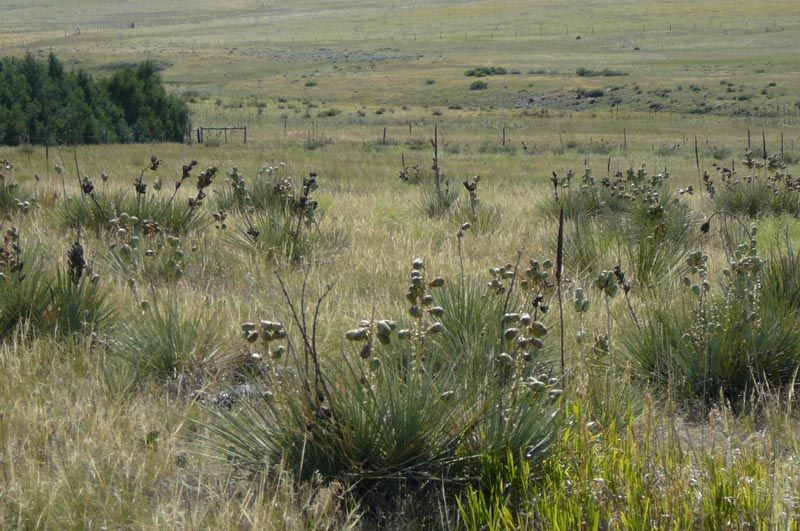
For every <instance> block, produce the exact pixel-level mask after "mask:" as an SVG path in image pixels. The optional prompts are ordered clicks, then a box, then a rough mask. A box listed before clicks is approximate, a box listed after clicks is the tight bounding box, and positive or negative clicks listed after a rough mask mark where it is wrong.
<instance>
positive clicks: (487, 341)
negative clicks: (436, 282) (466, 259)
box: [434, 280, 504, 369]
mask: <svg viewBox="0 0 800 531" xmlns="http://www.w3.org/2000/svg"><path fill="white" fill-rule="evenodd" d="M503 302H504V301H503V299H502V298H501V297H496V296H493V295H491V294H490V293H489V292H488V291H487V289H486V286H485V284H484V283H482V282H478V281H471V280H467V281H466V282H465V283H464V284H463V285H459V284H457V283H454V282H450V283H446V284H445V285H444V286H443V287H442V288H441V290H439V293H438V303H439V306H441V307H442V308H443V309H444V313H443V315H441V316H440V317H439V320H440V322H441V323H442V324H443V325H444V330H443V331H442V332H441V334H439V337H438V338H437V345H436V347H435V349H434V350H435V353H437V354H436V355H441V356H447V357H452V356H454V355H455V356H458V357H459V358H460V359H461V360H462V362H464V363H466V364H467V365H470V366H472V367H473V368H475V369H478V368H483V369H485V368H486V365H487V364H486V360H487V359H488V358H489V357H490V356H492V355H493V354H496V353H499V352H498V349H499V348H500V345H499V339H498V334H497V326H498V323H499V322H500V321H501V320H502V319H503Z"/></svg>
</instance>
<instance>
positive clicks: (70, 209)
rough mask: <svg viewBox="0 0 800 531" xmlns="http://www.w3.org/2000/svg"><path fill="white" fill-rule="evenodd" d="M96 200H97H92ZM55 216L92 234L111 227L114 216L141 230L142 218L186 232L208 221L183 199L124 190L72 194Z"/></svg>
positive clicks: (200, 211) (169, 229)
mask: <svg viewBox="0 0 800 531" xmlns="http://www.w3.org/2000/svg"><path fill="white" fill-rule="evenodd" d="M95 201H96V202H95ZM57 217H58V220H59V224H60V225H61V227H63V228H65V229H74V228H76V227H80V228H81V229H84V230H89V231H91V232H93V233H95V234H101V233H104V232H106V231H108V230H110V229H112V228H113V225H114V220H115V219H122V218H124V219H129V220H131V222H132V223H131V227H132V230H134V231H136V232H137V233H141V232H142V231H144V230H145V226H144V225H145V222H146V221H148V220H150V221H154V222H155V223H157V224H158V226H160V227H161V228H163V229H164V230H167V231H169V232H171V233H173V234H186V233H188V232H190V231H192V230H196V229H201V228H203V227H206V226H208V225H209V224H210V221H209V218H208V216H207V215H206V214H205V213H204V212H203V210H202V209H200V208H191V207H189V206H188V205H187V204H186V199H177V198H176V199H174V200H172V199H171V198H170V197H164V196H161V195H155V194H147V196H145V198H144V199H140V198H137V197H136V195H135V194H130V193H126V192H123V191H114V192H109V193H107V194H106V193H96V194H95V199H94V200H92V199H90V198H89V197H87V196H82V197H81V196H78V197H76V196H71V197H68V198H67V199H66V200H65V201H64V202H63V203H61V204H60V205H59V209H58V213H57Z"/></svg>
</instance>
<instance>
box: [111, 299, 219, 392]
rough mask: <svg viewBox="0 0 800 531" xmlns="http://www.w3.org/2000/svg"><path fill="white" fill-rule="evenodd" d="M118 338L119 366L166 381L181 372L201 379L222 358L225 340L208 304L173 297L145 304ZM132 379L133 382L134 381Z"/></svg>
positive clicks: (137, 376) (142, 378)
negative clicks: (184, 302) (182, 302)
mask: <svg viewBox="0 0 800 531" xmlns="http://www.w3.org/2000/svg"><path fill="white" fill-rule="evenodd" d="M142 307H143V308H144V309H143V313H142V314H140V315H135V316H132V317H131V318H130V319H129V320H128V321H127V322H126V323H125V325H124V326H123V327H122V330H121V331H120V333H119V334H118V337H117V345H116V348H115V355H116V356H117V357H118V358H119V359H120V360H121V361H122V362H124V363H123V364H120V363H116V364H115V366H116V368H118V369H120V370H123V371H126V372H128V373H130V374H131V375H133V376H134V378H135V380H134V382H135V383H141V382H143V381H145V380H147V379H155V380H167V379H172V378H176V377H178V376H179V375H186V376H191V377H195V378H202V376H204V375H205V374H207V373H209V372H210V371H212V370H214V369H215V368H216V366H217V364H219V363H222V361H223V353H224V350H223V348H222V346H223V339H224V336H223V335H222V334H221V332H220V331H219V329H218V328H217V327H216V326H215V325H214V322H213V320H212V319H211V316H210V313H211V312H212V311H213V310H212V308H210V307H209V306H205V305H198V306H191V305H186V304H184V305H182V304H180V303H179V302H178V301H176V300H174V299H172V300H167V301H155V302H154V303H153V304H149V303H146V304H144V305H142ZM134 382H132V383H134Z"/></svg>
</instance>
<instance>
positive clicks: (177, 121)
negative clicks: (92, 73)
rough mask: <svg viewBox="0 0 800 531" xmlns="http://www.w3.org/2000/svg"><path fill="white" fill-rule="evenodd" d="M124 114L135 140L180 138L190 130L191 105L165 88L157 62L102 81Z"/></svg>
mask: <svg viewBox="0 0 800 531" xmlns="http://www.w3.org/2000/svg"><path fill="white" fill-rule="evenodd" d="M103 86H104V88H105V90H106V91H107V93H108V97H109V99H110V100H111V101H112V102H113V103H114V104H116V105H117V106H118V107H119V108H120V109H122V113H123V115H124V117H125V121H126V122H127V124H128V126H129V127H130V129H131V132H132V134H133V138H132V140H133V141H135V142H158V141H161V142H164V141H166V142H181V141H183V138H184V136H185V135H186V133H187V131H188V130H189V108H188V107H187V106H186V103H185V102H184V101H183V100H182V99H180V98H177V97H174V96H170V95H168V94H167V92H166V90H165V89H164V85H163V83H162V81H161V76H160V75H159V74H158V70H157V69H156V65H155V63H152V62H149V61H148V62H144V63H142V64H140V65H139V66H138V67H136V68H135V69H133V68H127V69H125V70H122V71H120V72H117V73H116V74H114V75H113V76H112V77H111V79H109V80H107V81H106V82H105V83H104V84H103Z"/></svg>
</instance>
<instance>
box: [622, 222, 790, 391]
mask: <svg viewBox="0 0 800 531" xmlns="http://www.w3.org/2000/svg"><path fill="white" fill-rule="evenodd" d="M753 238H755V236H753ZM687 263H688V266H689V268H690V271H691V273H692V274H693V275H694V276H695V277H696V281H695V282H694V283H693V281H692V279H690V278H689V277H686V279H685V283H686V284H687V288H688V290H689V291H690V293H691V295H690V296H689V297H690V298H692V299H693V302H692V303H687V302H685V301H683V302H682V301H681V300H679V299H678V298H675V297H673V300H672V301H670V302H669V303H667V304H665V303H658V302H656V303H653V304H651V305H650V307H649V308H648V310H647V315H646V320H645V324H644V326H643V328H642V330H641V331H633V330H630V331H629V332H628V333H627V334H625V335H624V336H623V342H624V343H625V346H626V348H627V350H628V352H629V354H630V356H631V360H632V361H633V362H634V363H635V365H636V367H637V369H638V370H639V372H640V374H642V375H644V376H645V377H646V378H647V379H649V380H651V381H653V382H655V383H657V384H659V385H661V386H664V387H665V388H670V389H672V390H673V391H674V392H676V393H678V394H679V396H681V397H683V398H691V399H699V400H701V401H706V402H708V401H714V400H716V399H717V398H719V397H720V396H722V397H724V398H725V399H726V400H729V401H730V402H731V403H733V404H734V405H738V404H740V403H741V400H742V399H743V398H745V396H746V394H747V393H748V392H749V391H752V390H753V389H755V388H756V387H757V386H758V385H760V384H762V383H767V384H769V385H770V386H772V387H777V388H780V387H781V386H782V385H784V384H787V383H788V382H789V381H790V380H791V379H792V378H793V377H794V375H795V374H796V371H797V367H798V366H800V333H799V332H798V325H800V319H799V318H798V314H797V311H796V310H795V309H794V308H792V307H791V306H790V305H789V304H787V302H786V300H785V299H784V298H783V295H782V294H780V293H778V292H776V290H775V289H774V287H773V288H769V289H762V278H761V275H762V273H761V272H762V269H763V267H764V264H763V261H762V260H761V259H760V258H759V257H758V254H757V249H756V243H755V239H753V240H752V241H751V243H750V244H743V245H741V246H740V247H739V248H738V249H737V255H736V257H735V261H733V262H732V264H731V269H729V270H726V271H727V272H726V273H725V278H726V280H725V282H724V283H723V285H722V290H721V292H720V293H712V292H711V291H710V288H711V285H710V283H709V282H708V281H707V280H706V275H707V268H706V258H705V257H704V255H702V253H699V252H695V253H690V255H689V257H688V258H687Z"/></svg>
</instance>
